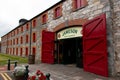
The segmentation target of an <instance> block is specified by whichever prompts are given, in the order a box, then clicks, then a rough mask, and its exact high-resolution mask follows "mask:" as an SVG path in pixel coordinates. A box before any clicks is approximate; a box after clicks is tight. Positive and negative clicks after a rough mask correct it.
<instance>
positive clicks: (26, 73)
mask: <svg viewBox="0 0 120 80" xmlns="http://www.w3.org/2000/svg"><path fill="white" fill-rule="evenodd" d="M28 67H29V66H28V65H27V66H25V79H24V80H28V73H29V69H28Z"/></svg>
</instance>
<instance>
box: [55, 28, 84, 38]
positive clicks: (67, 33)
mask: <svg viewBox="0 0 120 80" xmlns="http://www.w3.org/2000/svg"><path fill="white" fill-rule="evenodd" d="M81 36H82V27H72V28H67V29H64V30H62V31H60V32H58V33H57V39H66V38H74V37H81Z"/></svg>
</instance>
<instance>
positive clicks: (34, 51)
mask: <svg viewBox="0 0 120 80" xmlns="http://www.w3.org/2000/svg"><path fill="white" fill-rule="evenodd" d="M32 54H33V55H35V54H36V48H35V47H33V48H32Z"/></svg>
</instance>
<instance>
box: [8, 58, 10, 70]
mask: <svg viewBox="0 0 120 80" xmlns="http://www.w3.org/2000/svg"><path fill="white" fill-rule="evenodd" d="M8 70H10V59H8Z"/></svg>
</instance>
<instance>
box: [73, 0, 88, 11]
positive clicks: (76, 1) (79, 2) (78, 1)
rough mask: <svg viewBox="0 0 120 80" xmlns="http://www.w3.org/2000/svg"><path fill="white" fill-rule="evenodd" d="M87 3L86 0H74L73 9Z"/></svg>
mask: <svg viewBox="0 0 120 80" xmlns="http://www.w3.org/2000/svg"><path fill="white" fill-rule="evenodd" d="M86 5H87V1H86V0H73V10H76V9H79V8H82V7H85V6H86Z"/></svg>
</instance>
